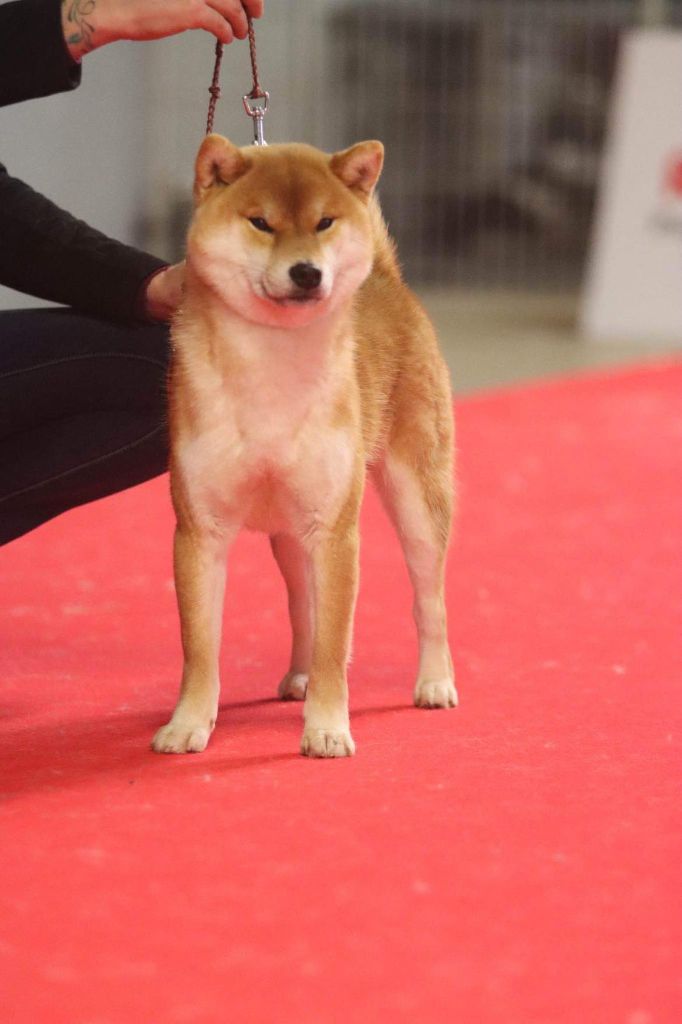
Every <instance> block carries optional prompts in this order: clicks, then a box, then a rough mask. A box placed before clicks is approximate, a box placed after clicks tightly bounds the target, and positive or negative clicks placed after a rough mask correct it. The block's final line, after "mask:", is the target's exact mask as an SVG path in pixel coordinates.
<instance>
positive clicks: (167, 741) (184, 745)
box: [152, 719, 215, 754]
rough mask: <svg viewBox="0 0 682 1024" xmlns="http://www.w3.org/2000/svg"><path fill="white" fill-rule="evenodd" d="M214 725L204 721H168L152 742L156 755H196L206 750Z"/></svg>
mask: <svg viewBox="0 0 682 1024" xmlns="http://www.w3.org/2000/svg"><path fill="white" fill-rule="evenodd" d="M214 724H215V723H213V722H211V721H209V722H208V723H207V722H205V721H204V720H198V719H197V720H195V721H192V720H187V719H180V720H178V721H173V719H171V720H170V722H169V723H168V724H167V725H164V726H162V727H161V728H160V729H159V731H158V732H157V733H156V735H155V737H154V739H153V740H152V747H153V749H154V750H155V751H156V752H157V754H198V753H200V752H201V751H202V750H205V749H206V745H207V743H208V740H209V737H210V735H211V733H212V731H213V725H214Z"/></svg>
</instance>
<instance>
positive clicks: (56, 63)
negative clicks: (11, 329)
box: [0, 0, 167, 320]
mask: <svg viewBox="0 0 682 1024" xmlns="http://www.w3.org/2000/svg"><path fill="white" fill-rule="evenodd" d="M80 77H81V69H80V64H77V63H76V62H75V61H74V60H72V58H71V55H70V54H69V51H68V50H67V48H66V44H65V42H64V37H63V35H62V26H61V8H60V3H59V0H17V2H14V3H3V4H0V106H1V105H3V104H9V103H17V102H19V101H20V100H25V99H30V98H31V97H37V96H47V95H49V94H50V93H55V92H63V91H65V90H67V89H74V88H75V87H76V86H77V85H78V84H79V82H80ZM166 265H167V264H166V263H165V261H164V260H159V259H157V258H156V257H155V256H149V255H148V254H147V253H144V252H140V251H139V250H137V249H133V248H131V247H130V246H128V245H123V244H122V243H121V242H115V241H113V239H110V238H107V237H106V235H103V234H102V233H101V232H100V231H96V230H95V229H94V228H91V227H88V225H87V224H84V223H83V221H80V220H76V218H75V217H72V216H71V214H69V213H66V212H65V211H64V210H61V209H60V208H59V207H58V206H55V204H54V203H52V202H50V200H49V199H46V198H45V197H44V196H42V195H40V194H39V193H37V192H34V191H33V190H32V189H31V188H29V187H28V185H24V184H23V182H21V181H18V180H17V179H16V178H11V177H10V176H9V174H7V172H6V170H5V168H4V167H3V166H2V165H1V164H0V284H4V285H7V286H8V287H10V288H16V289H17V291H20V292H26V293H28V294H29V295H36V296H38V297H39V298H41V299H48V300H50V301H52V302H60V303H63V304H65V305H67V306H75V307H76V308H77V309H82V310H84V311H85V312H88V313H95V314H96V315H98V316H103V317H111V318H114V319H122V320H132V319H137V318H138V317H139V309H138V297H139V293H140V289H141V286H142V284H143V283H144V281H145V280H146V279H147V277H149V275H150V274H152V273H153V272H154V271H155V270H158V269H159V268H161V267H164V266H166Z"/></svg>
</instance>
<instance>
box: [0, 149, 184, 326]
mask: <svg viewBox="0 0 682 1024" xmlns="http://www.w3.org/2000/svg"><path fill="white" fill-rule="evenodd" d="M165 266H167V263H166V261H165V260H160V259H157V257H156V256H150V255H149V254H148V253H145V252H140V251H139V250H138V249H134V248H132V247H131V246H129V245H123V243H122V242H116V241H114V240H113V239H111V238H107V236H106V235H104V234H102V232H101V231H96V230H95V229H94V228H91V227H89V226H88V225H87V224H85V223H84V222H83V221H82V220H77V219H76V218H75V217H72V216H71V214H69V213H66V212H65V211H64V210H61V209H60V208H59V207H58V206H56V205H55V204H54V203H52V202H51V201H50V200H49V199H46V198H45V196H42V195H40V194H39V193H38V192H34V191H33V189H31V188H29V187H28V185H24V183H23V182H21V181H18V180H17V179H16V178H11V177H10V176H9V175H8V174H7V172H6V171H5V168H4V167H2V165H1V164H0V284H4V285H7V286H8V287H10V288H16V289H17V291H20V292H26V293H28V294H29V295H37V296H38V297H39V298H41V299H49V300H50V301H52V302H61V303H64V304H65V305H67V306H75V307H76V308H77V309H82V310H84V311H85V312H87V313H94V314H96V315H97V316H102V317H109V318H113V319H116V320H135V319H139V318H140V310H139V308H138V298H139V293H140V288H141V286H142V284H143V283H144V281H145V280H146V279H147V278H148V277H149V275H150V274H152V273H153V272H154V271H155V270H158V269H160V268H161V267H165Z"/></svg>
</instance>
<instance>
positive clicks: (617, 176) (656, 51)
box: [581, 30, 682, 346]
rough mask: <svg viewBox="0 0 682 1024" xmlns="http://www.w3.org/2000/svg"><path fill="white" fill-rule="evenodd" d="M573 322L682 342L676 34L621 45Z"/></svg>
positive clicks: (608, 332) (681, 120)
mask: <svg viewBox="0 0 682 1024" xmlns="http://www.w3.org/2000/svg"><path fill="white" fill-rule="evenodd" d="M581 327H582V330H583V333H584V334H586V335H587V336H588V337H590V338H595V339H601V340H604V341H609V340H613V341H627V340H630V339H636V340H637V341H640V342H641V341H644V342H646V341H647V340H650V341H651V342H652V343H654V342H656V341H661V340H666V341H673V342H674V341H679V343H680V345H681V346H682V32H679V31H673V30H640V31H636V32H632V33H630V34H628V36H627V37H626V39H625V40H624V42H623V46H622V50H621V57H620V66H619V72H618V76H617V82H616V87H615V90H614V100H613V106H612V112H611V121H610V126H609V139H608V143H607V149H606V154H605V159H604V164H603V168H602V175H601V184H600V191H599V200H598V205H597V213H596V221H595V230H594V237H593V245H592V252H591V255H590V260H589V264H588V273H587V279H586V286H585V292H584V296H583V303H582V311H581Z"/></svg>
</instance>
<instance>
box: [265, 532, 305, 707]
mask: <svg viewBox="0 0 682 1024" xmlns="http://www.w3.org/2000/svg"><path fill="white" fill-rule="evenodd" d="M270 544H271V546H272V552H273V554H274V556H275V559H276V560H277V564H278V566H279V568H280V571H281V573H282V576H283V577H284V582H285V583H286V587H287V597H288V601H289V619H290V622H291V661H290V663H289V670H288V672H287V673H286V675H285V676H284V678H283V679H282V680H281V682H280V684H279V687H278V689H277V694H278V696H279V697H280V698H281V699H282V700H303V699H304V697H305V693H306V689H307V686H308V676H309V674H310V662H311V660H312V648H313V608H312V601H311V594H310V579H309V577H310V562H309V558H308V555H307V554H306V552H305V551H304V549H303V547H302V546H301V544H300V543H299V541H298V540H297V539H296V538H295V537H292V536H290V535H289V534H285V533H278V534H276V535H275V536H273V537H271V538H270Z"/></svg>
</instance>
